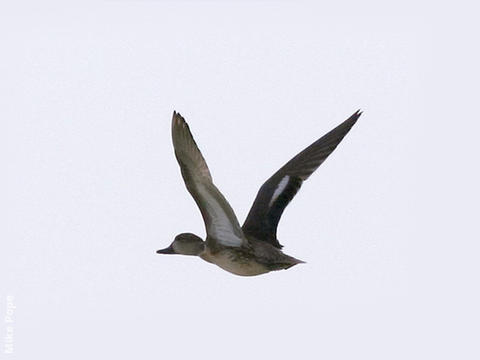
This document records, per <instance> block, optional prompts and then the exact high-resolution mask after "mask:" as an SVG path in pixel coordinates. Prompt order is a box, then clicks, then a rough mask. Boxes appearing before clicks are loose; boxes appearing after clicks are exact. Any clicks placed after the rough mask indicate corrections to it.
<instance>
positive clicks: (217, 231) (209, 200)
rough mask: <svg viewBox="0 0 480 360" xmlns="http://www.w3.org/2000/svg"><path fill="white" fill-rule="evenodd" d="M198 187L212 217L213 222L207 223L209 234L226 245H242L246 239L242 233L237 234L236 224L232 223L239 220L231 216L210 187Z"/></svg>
mask: <svg viewBox="0 0 480 360" xmlns="http://www.w3.org/2000/svg"><path fill="white" fill-rule="evenodd" d="M196 187H197V190H198V192H199V193H200V196H201V197H202V198H203V200H204V206H205V208H206V211H207V212H208V214H209V217H210V218H211V224H206V225H207V232H208V233H209V235H210V236H212V237H213V238H214V239H215V240H216V241H218V242H219V243H220V244H222V245H224V246H234V247H239V246H242V244H243V241H244V240H243V238H242V236H241V235H240V234H237V232H236V231H235V225H234V224H233V223H232V221H237V220H236V219H234V220H232V219H230V218H229V216H228V214H227V213H226V212H225V210H224V209H223V207H222V206H221V204H220V202H219V199H217V198H216V197H215V196H213V194H212V193H211V192H210V191H209V189H208V187H206V186H205V185H203V184H197V186H196ZM237 227H239V225H237Z"/></svg>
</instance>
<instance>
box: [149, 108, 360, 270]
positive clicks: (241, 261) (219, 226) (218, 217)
mask: <svg viewBox="0 0 480 360" xmlns="http://www.w3.org/2000/svg"><path fill="white" fill-rule="evenodd" d="M360 115H361V112H360V111H357V112H355V113H354V114H353V115H352V116H350V118H348V119H347V120H345V121H344V122H343V123H342V124H340V125H339V126H337V127H336V128H335V129H333V130H332V131H330V132H329V133H327V134H326V135H324V136H323V137H321V138H320V139H318V140H317V141H315V142H314V143H313V144H311V145H310V146H308V147H307V148H306V149H305V150H303V151H302V152H300V153H299V154H298V155H296V156H295V157H293V158H292V159H291V160H290V161H289V162H287V163H286V164H285V165H284V166H283V167H282V168H280V170H278V171H277V172H276V173H275V174H273V175H272V176H271V177H270V178H269V179H268V180H267V181H266V182H265V183H264V184H263V185H262V187H261V188H260V190H259V191H258V194H257V197H256V198H255V201H254V202H253V205H252V208H251V209H250V212H249V214H248V216H247V219H246V220H245V223H244V224H243V226H242V227H240V225H239V222H238V220H237V218H236V216H235V213H234V211H233V209H232V208H231V206H230V204H229V203H228V202H227V200H226V199H225V198H224V196H223V195H222V194H221V193H220V191H219V190H218V189H217V187H216V186H215V185H214V184H213V181H212V176H211V174H210V170H209V169H208V166H207V163H206V162H205V159H204V158H203V156H202V153H201V152H200V150H199V149H198V146H197V144H196V143H195V140H194V139H193V136H192V134H191V132H190V129H189V127H188V124H187V123H186V122H185V120H184V118H183V117H182V116H181V115H180V114H179V113H177V112H174V113H173V119H172V139H173V146H174V149H175V156H176V158H177V160H178V163H179V165H180V169H181V173H182V176H183V180H184V181H185V185H186V187H187V189H188V191H189V192H190V194H191V195H192V197H193V198H194V200H195V202H196V203H197V205H198V207H199V209H200V212H201V214H202V217H203V220H204V223H205V227H206V231H207V238H206V241H203V240H202V239H201V238H200V237H198V236H196V235H194V234H190V233H184V234H180V235H177V237H176V238H175V240H174V241H173V243H172V244H171V245H170V246H169V247H168V248H166V249H163V250H158V251H157V253H159V254H183V255H197V256H200V257H201V258H202V259H204V260H206V261H208V262H211V263H214V264H216V265H218V266H220V267H221V268H223V269H224V270H227V271H229V272H231V273H234V274H237V275H244V276H252V275H259V274H263V273H266V272H269V271H273V270H280V269H288V268H290V267H292V266H294V265H296V264H299V263H303V261H301V260H298V259H295V258H294V257H291V256H289V255H286V254H284V253H283V252H282V251H281V248H282V245H280V243H279V242H278V240H277V226H278V222H279V221H280V217H281V215H282V213H283V211H284V209H285V207H286V206H287V205H288V203H289V202H290V201H291V200H292V199H293V197H294V196H295V194H296V193H297V192H298V190H299V189H300V187H301V185H302V183H303V181H305V180H307V179H308V177H309V176H310V175H311V174H312V173H313V172H314V171H315V170H316V169H317V168H318V167H319V166H320V165H321V164H322V163H323V162H324V161H325V159H326V158H327V157H328V156H329V155H330V154H331V153H332V152H333V150H335V148H336V147H337V145H338V144H339V143H340V142H341V141H342V139H343V138H344V137H345V135H346V134H347V133H348V132H349V131H350V129H351V128H352V126H353V125H354V124H355V122H356V121H357V119H358V118H359V117H360Z"/></svg>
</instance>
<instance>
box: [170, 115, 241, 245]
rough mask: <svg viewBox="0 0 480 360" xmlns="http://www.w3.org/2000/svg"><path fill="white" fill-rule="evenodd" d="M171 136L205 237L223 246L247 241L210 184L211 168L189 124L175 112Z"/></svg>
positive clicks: (231, 212) (231, 213)
mask: <svg viewBox="0 0 480 360" xmlns="http://www.w3.org/2000/svg"><path fill="white" fill-rule="evenodd" d="M172 139H173V147H174V149H175V156H176V157H177V160H178V163H179V165H180V170H181V171H182V176H183V180H184V181H185V185H186V186H187V189H188V191H189V192H190V194H191V195H192V197H193V198H194V200H195V202H196V203H197V205H198V207H199V208H200V212H201V213H202V217H203V221H204V222H205V227H206V230H207V237H208V238H209V239H210V241H216V242H218V243H220V244H222V245H225V246H242V245H244V244H245V241H246V240H244V239H245V238H244V236H243V232H242V229H241V228H240V224H239V223H238V220H237V217H236V216H235V213H234V212H233V210H232V208H231V206H230V204H229V203H228V202H227V200H226V199H225V198H224V197H223V195H222V194H221V193H220V191H219V190H218V189H217V187H216V186H215V185H214V184H213V182H212V176H211V175H210V170H208V166H207V163H206V162H205V159H204V158H203V156H202V153H201V152H200V150H199V149H198V147H197V144H196V143H195V140H194V139H193V137H192V134H191V132H190V129H189V127H188V124H187V123H186V122H185V119H184V118H183V117H182V116H181V115H180V114H179V113H177V112H173V119H172Z"/></svg>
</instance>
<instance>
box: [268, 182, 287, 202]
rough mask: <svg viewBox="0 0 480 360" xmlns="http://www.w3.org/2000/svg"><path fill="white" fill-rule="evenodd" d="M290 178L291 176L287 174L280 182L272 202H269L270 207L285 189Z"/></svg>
mask: <svg viewBox="0 0 480 360" xmlns="http://www.w3.org/2000/svg"><path fill="white" fill-rule="evenodd" d="M288 180H290V177H289V176H288V175H286V176H285V177H284V178H283V179H282V180H281V181H280V182H279V183H278V186H277V188H276V189H275V191H274V192H273V194H272V198H271V199H270V202H269V203H268V207H271V206H272V204H273V203H274V201H275V200H277V198H278V197H279V196H280V194H281V193H282V192H283V190H285V188H286V187H287V184H288Z"/></svg>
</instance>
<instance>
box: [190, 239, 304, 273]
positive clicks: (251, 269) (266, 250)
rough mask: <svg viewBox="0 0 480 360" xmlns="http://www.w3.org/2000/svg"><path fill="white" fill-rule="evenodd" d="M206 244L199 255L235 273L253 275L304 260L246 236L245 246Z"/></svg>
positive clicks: (286, 267)
mask: <svg viewBox="0 0 480 360" xmlns="http://www.w3.org/2000/svg"><path fill="white" fill-rule="evenodd" d="M208 243H209V241H208V239H207V246H206V248H205V251H204V252H202V253H201V254H200V255H199V256H200V257H201V258H202V259H203V260H205V261H208V262H210V263H212V264H215V265H217V266H219V267H221V268H222V269H223V270H226V271H228V272H231V273H233V274H236V275H242V276H253V275H260V274H265V273H267V272H270V271H273V270H282V269H288V268H289V267H292V266H294V265H296V264H300V263H303V262H304V261H302V260H298V259H295V258H294V257H291V256H288V255H286V254H284V253H283V252H282V251H281V250H280V249H278V248H276V247H275V246H273V245H270V244H269V243H267V242H265V241H261V240H257V239H255V238H248V246H247V247H224V246H220V247H215V245H213V246H208Z"/></svg>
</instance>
